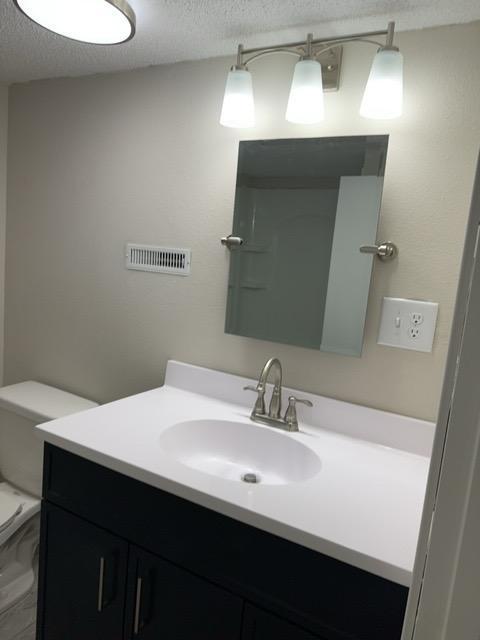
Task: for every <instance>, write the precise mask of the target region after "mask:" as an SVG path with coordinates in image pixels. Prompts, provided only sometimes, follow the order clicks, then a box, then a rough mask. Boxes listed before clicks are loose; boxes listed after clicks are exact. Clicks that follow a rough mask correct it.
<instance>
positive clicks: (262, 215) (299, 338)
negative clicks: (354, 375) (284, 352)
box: [225, 136, 388, 356]
mask: <svg viewBox="0 0 480 640" xmlns="http://www.w3.org/2000/svg"><path fill="white" fill-rule="evenodd" d="M387 145H388V136H349V137H339V138H305V139H288V140H252V141H243V142H240V146H239V154H238V170H237V186H236V192H235V210H234V218H233V231H232V236H236V237H238V238H241V239H242V244H241V245H239V246H231V247H230V250H231V259H230V273H229V280H228V299H227V312H226V325H225V331H226V332H227V333H232V334H236V335H240V336H247V337H249V338H258V339H261V340H270V341H273V342H282V343H285V344H292V345H298V346H301V347H309V348H311V349H321V350H322V351H333V352H336V353H342V354H345V355H351V356H359V355H361V352H362V344H363V334H364V327H365V316H366V311H367V301H368V294H369V289H370V281H371V274H372V263H373V259H374V256H373V255H372V254H365V253H361V252H360V247H361V246H363V245H374V244H376V234H377V225H378V218H379V213H380V203H381V197H382V189H383V176H384V171H385V159H386V154H387Z"/></svg>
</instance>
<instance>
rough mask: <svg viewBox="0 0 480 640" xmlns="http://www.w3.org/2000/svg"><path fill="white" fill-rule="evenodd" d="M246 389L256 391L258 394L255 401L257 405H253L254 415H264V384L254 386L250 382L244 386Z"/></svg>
mask: <svg viewBox="0 0 480 640" xmlns="http://www.w3.org/2000/svg"><path fill="white" fill-rule="evenodd" d="M243 390H244V391H255V393H256V394H258V395H257V399H256V401H255V406H254V407H253V411H252V415H253V414H256V415H264V414H265V389H264V388H263V386H262V385H260V384H259V385H257V386H256V387H254V386H253V385H250V384H248V385H247V386H246V387H243Z"/></svg>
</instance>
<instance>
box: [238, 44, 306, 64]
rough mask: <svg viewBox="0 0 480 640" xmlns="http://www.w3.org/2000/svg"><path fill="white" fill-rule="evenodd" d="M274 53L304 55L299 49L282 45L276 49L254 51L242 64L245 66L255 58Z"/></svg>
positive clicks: (298, 56) (300, 56) (299, 56)
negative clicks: (295, 49) (285, 47)
mask: <svg viewBox="0 0 480 640" xmlns="http://www.w3.org/2000/svg"><path fill="white" fill-rule="evenodd" d="M274 53H289V54H290V55H292V56H295V57H297V58H302V57H303V55H304V54H303V53H300V52H299V51H293V49H284V48H282V47H279V48H278V49H269V50H268V51H261V52H260V53H256V54H255V55H253V56H251V57H250V58H247V60H244V61H243V63H242V64H243V65H244V67H246V66H247V65H249V64H250V63H251V62H255V61H256V60H259V59H260V58H265V57H266V56H271V55H273V54H274Z"/></svg>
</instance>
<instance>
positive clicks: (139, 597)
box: [133, 578, 142, 636]
mask: <svg viewBox="0 0 480 640" xmlns="http://www.w3.org/2000/svg"><path fill="white" fill-rule="evenodd" d="M141 606H142V578H137V593H136V595H135V614H134V617H133V635H134V636H138V633H139V631H140V608H141Z"/></svg>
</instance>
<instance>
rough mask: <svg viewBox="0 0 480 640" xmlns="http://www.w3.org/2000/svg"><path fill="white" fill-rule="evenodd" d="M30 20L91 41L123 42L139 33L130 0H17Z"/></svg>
mask: <svg viewBox="0 0 480 640" xmlns="http://www.w3.org/2000/svg"><path fill="white" fill-rule="evenodd" d="M13 1H14V3H15V5H16V6H17V7H18V8H19V9H20V11H21V12H22V13H24V14H25V15H26V16H27V17H28V18H30V20H32V21H33V22H35V23H36V24H39V25H40V26H41V27H44V28H45V29H48V30H49V31H53V32H54V33H57V34H59V35H61V36H64V37H65V38H70V39H71V40H78V41H80V42H86V43H88V44H104V45H105V44H121V43H122V42H126V41H127V40H130V39H131V38H133V36H134V35H135V24H136V20H135V13H134V11H133V9H132V7H131V6H130V5H129V4H128V2H127V0H13Z"/></svg>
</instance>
